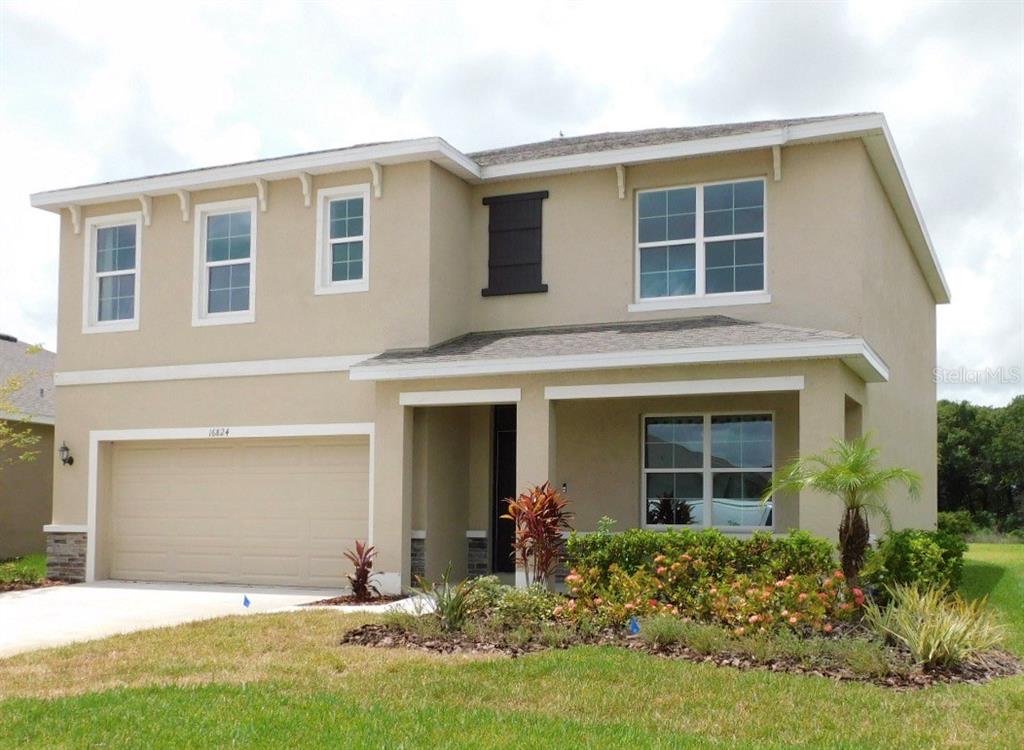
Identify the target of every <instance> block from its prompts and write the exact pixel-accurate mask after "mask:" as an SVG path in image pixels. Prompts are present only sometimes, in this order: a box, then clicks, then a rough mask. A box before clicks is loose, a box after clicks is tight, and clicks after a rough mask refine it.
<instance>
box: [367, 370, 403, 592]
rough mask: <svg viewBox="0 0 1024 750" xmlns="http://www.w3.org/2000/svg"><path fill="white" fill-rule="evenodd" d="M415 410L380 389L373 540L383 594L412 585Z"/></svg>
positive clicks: (394, 392)
mask: <svg viewBox="0 0 1024 750" xmlns="http://www.w3.org/2000/svg"><path fill="white" fill-rule="evenodd" d="M412 436H413V429H412V408H411V407H406V406H401V405H400V404H399V403H398V389H397V388H395V387H393V386H390V385H387V384H383V383H378V384H377V421H376V423H375V426H374V436H373V457H372V461H373V476H372V478H371V494H370V538H371V542H372V544H373V545H374V547H376V548H377V558H376V561H375V563H374V569H375V570H377V571H379V572H380V573H381V576H380V578H379V579H378V580H379V582H380V589H381V591H382V592H383V593H388V594H399V593H401V592H402V591H403V590H405V589H407V588H408V587H409V585H410V580H409V570H410V567H409V566H410V541H409V540H410V537H411V536H412V455H413V451H412Z"/></svg>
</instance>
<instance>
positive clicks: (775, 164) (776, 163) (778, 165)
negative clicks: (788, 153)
mask: <svg viewBox="0 0 1024 750" xmlns="http://www.w3.org/2000/svg"><path fill="white" fill-rule="evenodd" d="M772 170H773V171H774V173H775V174H774V176H775V181H776V182H782V146H772Z"/></svg>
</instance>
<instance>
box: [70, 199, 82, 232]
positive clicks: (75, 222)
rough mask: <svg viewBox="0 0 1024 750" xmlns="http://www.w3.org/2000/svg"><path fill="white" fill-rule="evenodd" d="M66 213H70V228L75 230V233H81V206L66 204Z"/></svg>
mask: <svg viewBox="0 0 1024 750" xmlns="http://www.w3.org/2000/svg"><path fill="white" fill-rule="evenodd" d="M68 213H70V214H71V228H72V229H74V230H75V234H81V233H82V207H81V206H68Z"/></svg>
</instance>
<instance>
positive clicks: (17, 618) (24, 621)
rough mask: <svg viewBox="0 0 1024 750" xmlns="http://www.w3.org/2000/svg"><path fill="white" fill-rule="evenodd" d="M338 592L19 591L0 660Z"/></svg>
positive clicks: (7, 603)
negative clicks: (245, 601)
mask: <svg viewBox="0 0 1024 750" xmlns="http://www.w3.org/2000/svg"><path fill="white" fill-rule="evenodd" d="M338 593H339V592H338V591H337V590H332V591H328V590H317V589H297V588H284V587H280V588H278V587H267V586H251V587H246V586H220V585H201V584H187V583H134V582H127V581H100V582H97V583H82V584H77V585H74V586H52V587H49V588H42V589H33V590H30V591H16V592H11V593H7V594H2V595H0V657H4V656H11V655H13V654H17V653H21V652H24V651H33V650H35V649H39V648H49V647H51V646H62V645H65V644H68V643H74V642H76V641H87V640H91V639H94V638H105V637H106V636H109V635H116V634H118V633H130V632H132V631H135V630H145V629H147V628H158V627H164V626H167V625H179V624H181V623H184V622H192V621H193V620H205V619H208V618H211V617H221V616H224V615H246V614H254V613H259V612H277V611H281V610H288V609H292V608H294V607H296V606H297V605H299V604H303V603H306V602H313V601H317V600H318V599H325V598H327V597H331V596H337V595H338ZM244 597H248V599H249V606H248V607H246V606H245V605H244V603H243V600H244Z"/></svg>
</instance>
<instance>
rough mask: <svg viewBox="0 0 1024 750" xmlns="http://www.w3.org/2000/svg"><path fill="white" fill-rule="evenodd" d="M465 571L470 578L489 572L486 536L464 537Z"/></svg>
mask: <svg viewBox="0 0 1024 750" xmlns="http://www.w3.org/2000/svg"><path fill="white" fill-rule="evenodd" d="M466 572H467V574H468V575H469V577H470V578H479V577H480V576H486V575H490V574H491V561H490V559H489V556H488V554H487V538H486V537H472V536H471V537H466Z"/></svg>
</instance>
